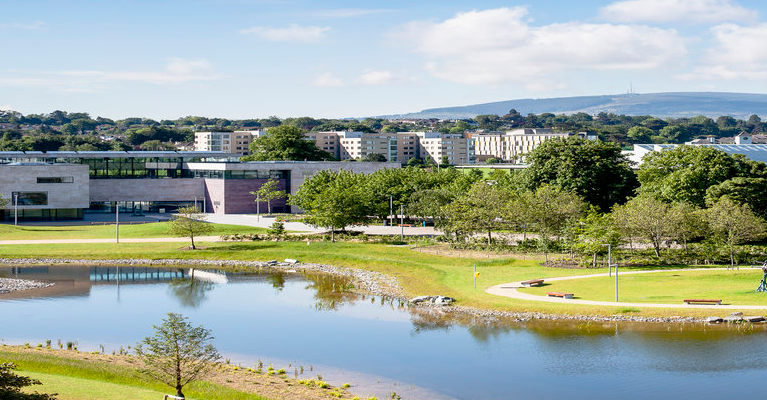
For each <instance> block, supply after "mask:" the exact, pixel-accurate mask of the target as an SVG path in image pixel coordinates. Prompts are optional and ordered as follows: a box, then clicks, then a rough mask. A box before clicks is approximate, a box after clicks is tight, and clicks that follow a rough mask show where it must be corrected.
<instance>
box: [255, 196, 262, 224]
mask: <svg viewBox="0 0 767 400" xmlns="http://www.w3.org/2000/svg"><path fill="white" fill-rule="evenodd" d="M256 221H261V197H260V196H259V195H258V193H256Z"/></svg>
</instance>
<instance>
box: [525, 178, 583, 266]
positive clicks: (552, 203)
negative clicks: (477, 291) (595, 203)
mask: <svg viewBox="0 0 767 400" xmlns="http://www.w3.org/2000/svg"><path fill="white" fill-rule="evenodd" d="M585 209H586V203H585V202H584V201H583V199H582V198H581V197H580V196H578V195H577V194H574V193H572V192H567V191H564V190H562V189H560V188H558V187H556V186H553V185H543V186H541V187H539V188H538V189H537V190H536V191H535V192H523V193H521V194H520V196H519V198H518V199H517V201H516V205H514V203H512V210H511V212H510V214H512V215H511V216H510V218H514V215H515V214H516V215H517V217H516V218H518V219H519V221H520V222H521V223H524V224H526V225H532V226H534V227H535V228H536V230H537V232H538V238H539V243H540V245H541V247H542V249H543V251H544V253H545V255H546V260H547V261H548V256H549V250H550V246H551V243H552V240H554V239H558V238H559V237H560V236H561V235H562V233H563V232H564V229H565V228H566V227H567V226H568V224H571V223H573V222H575V221H577V220H578V219H579V218H580V217H581V216H582V215H583V212H584V210H585Z"/></svg>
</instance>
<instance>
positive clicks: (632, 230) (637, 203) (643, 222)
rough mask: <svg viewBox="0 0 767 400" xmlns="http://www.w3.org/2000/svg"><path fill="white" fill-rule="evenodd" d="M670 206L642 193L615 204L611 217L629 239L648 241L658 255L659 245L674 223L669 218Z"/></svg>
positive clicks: (657, 255) (669, 234) (667, 235)
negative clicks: (639, 238) (618, 204)
mask: <svg viewBox="0 0 767 400" xmlns="http://www.w3.org/2000/svg"><path fill="white" fill-rule="evenodd" d="M669 209H670V206H669V205H668V204H667V203H665V202H663V201H661V200H659V199H658V198H656V197H655V196H653V195H652V194H642V195H639V196H637V197H634V198H633V199H631V200H629V201H628V202H626V204H624V205H621V206H617V207H616V208H615V209H614V210H613V218H615V221H616V222H617V223H618V224H619V225H620V226H622V228H623V229H622V231H623V232H624V234H626V235H627V236H628V239H629V240H632V239H633V238H635V237H641V238H645V239H647V240H649V241H650V243H651V244H652V246H653V250H655V256H656V257H660V246H661V244H662V243H663V241H664V240H666V239H668V238H669V237H670V236H672V231H673V229H674V225H673V222H672V219H671V218H669Z"/></svg>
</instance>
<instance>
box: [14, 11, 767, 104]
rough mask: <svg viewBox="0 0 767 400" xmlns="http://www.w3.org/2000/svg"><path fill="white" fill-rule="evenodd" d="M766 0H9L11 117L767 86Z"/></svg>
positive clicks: (473, 100) (760, 90) (456, 101)
mask: <svg viewBox="0 0 767 400" xmlns="http://www.w3.org/2000/svg"><path fill="white" fill-rule="evenodd" d="M765 8H767V6H766V5H765V4H764V3H762V2H761V1H758V0H740V1H736V0H622V1H612V2H611V1H597V0H579V1H577V2H576V1H564V0H561V1H554V0H536V1H534V2H509V1H492V0H490V1H485V0H475V1H471V2H469V1H454V0H437V1H434V0H424V1H419V2H412V1H399V0H388V1H378V0H367V1H359V0H358V1H340V0H339V1H308V0H178V1H163V0H154V1H143V0H134V1H127V0H126V1H103V0H98V1H78V0H74V1H59V0H50V1H36V0H4V1H3V6H2V12H0V48H2V52H0V54H2V55H1V56H0V109H14V110H17V111H20V112H23V113H25V114H27V113H40V112H50V111H53V110H56V109H61V110H67V111H84V112H89V113H91V115H93V116H99V115H100V116H104V117H110V118H123V117H129V116H145V117H152V118H158V119H159V118H177V117H180V116H186V115H204V116H209V117H214V116H218V117H228V118H250V117H266V116H269V115H276V116H279V117H289V116H304V115H309V116H313V117H354V116H368V115H380V114H392V113H400V112H410V111H419V110H421V109H424V108H433V107H443V106H453V105H466V104H474V103H482V102H490V101H499V100H511V99H518V98H544V97H559V96H580V95H600V94H617V93H625V92H626V91H627V90H628V89H629V86H630V85H633V87H634V90H635V91H636V92H639V93H652V92H664V91H728V92H747V93H765V92H767V13H766V12H764V11H765Z"/></svg>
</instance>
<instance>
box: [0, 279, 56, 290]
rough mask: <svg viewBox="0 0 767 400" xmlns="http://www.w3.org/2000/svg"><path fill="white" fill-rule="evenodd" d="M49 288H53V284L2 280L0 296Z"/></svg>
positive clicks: (0, 281) (22, 280)
mask: <svg viewBox="0 0 767 400" xmlns="http://www.w3.org/2000/svg"><path fill="white" fill-rule="evenodd" d="M49 286H53V283H49V282H40V281H31V280H26V279H13V278H0V294H4V293H10V292H18V291H19V290H29V289H40V288H46V287H49Z"/></svg>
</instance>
